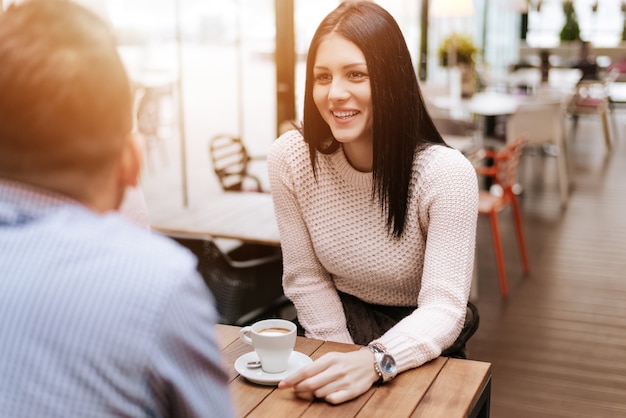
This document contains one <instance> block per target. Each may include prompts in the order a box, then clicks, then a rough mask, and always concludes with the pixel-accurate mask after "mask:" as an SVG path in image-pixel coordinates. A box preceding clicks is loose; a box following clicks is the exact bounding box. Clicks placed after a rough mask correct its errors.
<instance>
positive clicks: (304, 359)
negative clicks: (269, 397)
mask: <svg viewBox="0 0 626 418" xmlns="http://www.w3.org/2000/svg"><path fill="white" fill-rule="evenodd" d="M249 361H259V356H257V354H256V352H254V351H251V352H249V353H246V354H244V355H242V356H240V357H239V358H238V359H237V360H236V361H235V370H237V372H238V373H239V374H240V375H242V376H243V377H245V378H246V379H248V380H249V381H251V382H253V383H258V384H259V385H277V384H278V382H280V381H281V380H283V379H284V378H285V377H287V376H289V375H290V374H292V373H295V372H296V371H297V370H299V369H300V368H301V367H303V366H306V365H307V364H311V363H313V360H311V357H309V356H307V355H306V354H303V353H300V352H299V351H293V352H292V353H291V356H289V364H288V366H287V370H285V371H284V372H281V373H267V372H264V371H263V369H261V368H260V367H259V368H258V369H250V368H248V366H246V364H247V363H248V362H249Z"/></svg>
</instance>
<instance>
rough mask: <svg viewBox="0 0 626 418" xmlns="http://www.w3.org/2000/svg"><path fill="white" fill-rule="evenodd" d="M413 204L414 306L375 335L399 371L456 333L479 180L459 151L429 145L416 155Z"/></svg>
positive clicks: (436, 351)
mask: <svg viewBox="0 0 626 418" xmlns="http://www.w3.org/2000/svg"><path fill="white" fill-rule="evenodd" d="M416 171H417V172H418V173H419V177H418V181H417V184H416V187H415V193H416V194H417V199H416V200H417V202H419V203H418V204H417V208H416V210H418V211H419V212H420V213H419V217H420V219H422V220H423V221H422V223H423V226H422V228H423V229H425V230H426V233H427V241H426V249H425V253H424V268H423V273H422V277H421V290H420V293H419V298H418V309H416V310H415V311H414V312H413V313H412V314H411V315H409V316H407V317H406V318H404V319H403V320H402V321H400V322H399V323H398V324H397V325H396V326H394V327H393V328H392V329H390V330H389V331H388V332H387V333H386V334H385V335H383V336H382V337H381V338H380V339H379V340H378V341H379V342H381V343H382V344H383V345H384V346H385V347H387V349H388V350H389V351H390V352H391V353H392V354H393V355H394V357H395V358H396V361H397V363H398V369H399V371H404V370H407V369H409V368H413V367H417V366H420V365H421V364H423V363H425V362H427V361H429V360H432V359H433V358H435V357H437V356H439V355H440V354H441V352H442V351H443V350H445V349H446V348H448V347H449V346H450V345H452V343H453V342H454V341H455V339H456V338H457V337H458V335H459V333H460V331H461V329H462V326H463V322H464V318H465V313H466V306H467V301H468V298H469V291H470V286H471V280H472V274H473V265H474V250H475V241H476V222H477V217H478V182H477V177H476V172H475V170H474V168H473V166H472V165H471V164H470V163H469V161H468V160H467V159H466V158H465V157H463V156H462V155H461V154H460V153H459V152H458V151H455V150H451V149H448V148H444V147H439V146H437V147H431V148H430V149H428V150H426V151H424V152H423V153H422V155H420V156H419V157H418V159H417V168H416Z"/></svg>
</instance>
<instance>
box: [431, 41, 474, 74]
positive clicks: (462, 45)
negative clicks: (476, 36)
mask: <svg viewBox="0 0 626 418" xmlns="http://www.w3.org/2000/svg"><path fill="white" fill-rule="evenodd" d="M453 42H454V44H453V45H454V49H455V50H456V62H457V63H458V64H470V65H474V54H475V53H476V52H478V48H476V45H475V44H474V41H473V40H472V37H471V36H470V35H464V34H458V33H452V34H451V35H449V36H448V37H446V38H445V39H444V40H443V42H442V43H441V45H440V46H439V50H438V55H439V62H440V63H441V65H442V66H444V67H447V66H448V51H449V50H450V46H452V43H453Z"/></svg>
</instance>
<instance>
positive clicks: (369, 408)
mask: <svg viewBox="0 0 626 418" xmlns="http://www.w3.org/2000/svg"><path fill="white" fill-rule="evenodd" d="M239 330H240V328H239V327H236V326H230V325H222V324H218V325H217V326H216V332H217V340H218V344H219V346H220V349H221V352H222V356H223V362H224V367H225V368H226V371H227V373H228V375H229V391H230V394H231V400H232V402H233V404H234V409H235V415H236V416H237V417H272V418H282V417H285V418H287V417H288V418H294V417H302V418H306V417H324V418H333V417H338V418H350V417H380V416H384V417H385V418H405V417H429V418H432V417H445V418H457V417H472V418H473V417H481V418H485V417H489V405H490V395H491V364H490V363H486V362H481V361H474V360H462V359H454V358H446V357H438V358H436V359H434V360H432V361H430V362H428V363H426V364H424V365H422V366H421V367H418V368H415V369H411V370H408V371H405V372H404V373H401V374H399V375H398V376H397V377H396V378H395V379H393V380H392V381H390V382H388V383H386V384H384V385H374V386H372V388H370V389H369V390H368V391H367V392H366V393H364V394H362V395H361V396H359V397H357V398H356V399H353V400H351V401H349V402H345V403H343V404H340V405H330V404H328V403H326V402H324V401H323V400H313V401H310V400H304V399H300V398H297V397H296V396H295V394H294V392H293V391H292V390H291V389H280V390H279V389H277V387H276V386H274V385H259V384H255V383H251V382H249V381H248V380H246V378H244V377H243V376H241V375H240V374H239V373H238V372H237V371H236V369H235V366H234V364H235V361H236V360H237V358H239V357H240V356H242V355H244V354H246V353H248V352H250V351H252V350H251V347H250V346H249V345H247V344H245V343H243V342H242V341H241V340H239ZM360 348H361V347H360V346H358V345H353V344H343V343H336V342H331V341H321V340H316V339H311V338H305V337H298V338H297V340H296V346H295V351H298V352H300V353H303V354H306V355H308V356H310V357H311V358H312V359H316V358H318V357H320V356H321V355H323V354H325V353H327V352H330V351H335V352H349V351H353V350H358V349H360Z"/></svg>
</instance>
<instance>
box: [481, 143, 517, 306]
mask: <svg viewBox="0 0 626 418" xmlns="http://www.w3.org/2000/svg"><path fill="white" fill-rule="evenodd" d="M525 144H526V138H525V137H523V136H522V137H518V138H516V139H515V140H513V141H510V142H509V143H508V144H507V145H506V146H505V147H504V148H503V149H502V150H500V151H495V150H485V151H484V156H485V158H491V159H493V165H490V166H480V167H476V172H477V174H479V175H483V176H487V177H489V178H491V179H492V180H493V182H494V185H496V186H497V187H495V189H497V190H499V192H498V193H494V192H493V189H494V187H493V186H492V191H488V190H480V192H479V201H478V213H479V215H486V216H489V219H490V223H491V233H492V237H493V246H494V250H495V254H496V263H497V267H498V277H499V280H500V292H501V293H502V296H506V295H507V294H508V286H507V279H506V269H505V267H504V254H503V252H502V239H501V238H500V226H499V222H498V214H499V213H500V212H501V211H502V210H503V209H504V208H506V207H508V206H511V208H512V209H513V220H514V221H515V231H516V233H517V240H518V244H519V250H520V256H521V260H522V268H523V271H524V273H528V272H529V267H528V256H527V253H526V244H525V242H524V233H523V231H522V216H521V210H520V206H519V202H518V200H517V196H516V195H515V193H514V191H513V186H514V185H515V184H516V180H517V168H518V166H519V160H520V156H521V155H522V150H523V148H524V145H525Z"/></svg>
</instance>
